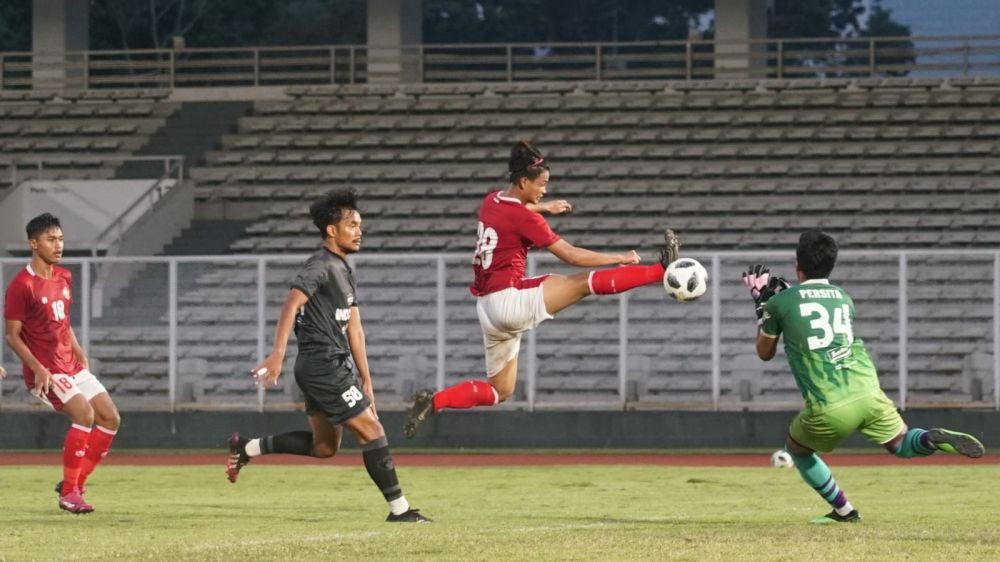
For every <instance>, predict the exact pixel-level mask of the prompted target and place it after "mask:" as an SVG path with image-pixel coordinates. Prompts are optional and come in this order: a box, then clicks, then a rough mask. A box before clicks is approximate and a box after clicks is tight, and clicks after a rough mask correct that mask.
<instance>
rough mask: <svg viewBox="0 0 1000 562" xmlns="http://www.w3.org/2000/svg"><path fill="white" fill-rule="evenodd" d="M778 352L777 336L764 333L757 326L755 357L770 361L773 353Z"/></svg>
mask: <svg viewBox="0 0 1000 562" xmlns="http://www.w3.org/2000/svg"><path fill="white" fill-rule="evenodd" d="M777 352H778V336H771V335H768V334H766V333H764V331H763V330H761V329H760V326H758V327H757V357H760V358H761V359H763V360H764V361H770V360H771V359H773V358H774V354H775V353H777Z"/></svg>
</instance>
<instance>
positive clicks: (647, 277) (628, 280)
mask: <svg viewBox="0 0 1000 562" xmlns="http://www.w3.org/2000/svg"><path fill="white" fill-rule="evenodd" d="M662 282H663V266H662V265H660V264H658V263H655V264H653V265H623V266H621V267H615V268H613V269H599V270H597V271H591V272H590V280H589V284H590V292H591V293H592V294H594V295H616V294H618V293H624V292H625V291H628V290H629V289H635V288H636V287H642V286H643V285H651V284H653V283H662Z"/></svg>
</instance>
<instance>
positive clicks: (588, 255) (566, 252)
mask: <svg viewBox="0 0 1000 562" xmlns="http://www.w3.org/2000/svg"><path fill="white" fill-rule="evenodd" d="M546 250H548V251H550V252H552V254H553V255H555V256H556V257H557V258H559V259H560V260H562V261H563V262H564V263H568V264H569V265H575V266H577V267H598V266H602V265H619V264H628V263H639V254H637V253H635V250H630V251H629V252H628V253H627V254H602V253H600V252H593V251H591V250H587V249H585V248H577V247H576V246H574V245H572V244H570V243H569V242H567V241H565V240H558V241H557V242H556V243H555V244H552V245H551V246H549V247H548V248H546Z"/></svg>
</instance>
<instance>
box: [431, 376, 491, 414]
mask: <svg viewBox="0 0 1000 562" xmlns="http://www.w3.org/2000/svg"><path fill="white" fill-rule="evenodd" d="M498 398H499V397H498V395H497V391H496V390H494V388H493V385H492V384H490V383H488V382H486V381H465V382H463V383H459V384H456V385H455V386H449V387H448V388H446V389H444V390H442V391H440V392H438V393H436V394H435V395H434V411H435V412H440V411H441V410H443V409H445V408H453V409H465V408H474V407H476V406H492V405H494V404H496V403H497V401H498V400H497V399H498Z"/></svg>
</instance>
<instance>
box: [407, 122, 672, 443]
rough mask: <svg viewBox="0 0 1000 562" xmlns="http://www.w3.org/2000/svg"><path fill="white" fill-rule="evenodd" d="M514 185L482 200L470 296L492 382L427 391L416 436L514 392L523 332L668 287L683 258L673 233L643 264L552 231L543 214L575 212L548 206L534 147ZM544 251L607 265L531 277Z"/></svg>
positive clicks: (419, 402) (517, 169) (526, 149)
mask: <svg viewBox="0 0 1000 562" xmlns="http://www.w3.org/2000/svg"><path fill="white" fill-rule="evenodd" d="M507 169H508V172H509V178H510V185H509V186H508V187H507V189H505V190H496V191H493V192H491V193H489V194H488V195H487V196H486V198H485V199H483V203H482V206H481V207H480V208H479V229H478V230H479V233H478V237H479V239H478V241H477V243H476V251H475V255H474V257H473V262H472V268H473V271H474V272H475V281H474V282H473V283H472V287H471V291H472V294H473V295H474V296H475V297H476V311H477V312H478V314H479V324H480V326H481V328H482V330H483V343H484V344H485V346H486V377H487V378H486V380H470V381H466V382H463V383H460V384H457V385H455V386H451V387H449V388H446V389H444V390H441V391H439V392H437V393H435V392H433V391H431V390H420V391H418V392H417V393H416V394H415V395H414V397H413V406H412V407H411V408H410V411H409V413H408V414H407V416H406V421H405V423H404V426H403V430H404V432H405V433H406V436H407V437H413V435H414V434H415V433H416V431H417V429H418V428H419V427H420V425H421V424H423V422H424V421H426V420H427V419H428V418H429V417H430V416H431V415H432V414H434V413H435V412H439V411H441V410H444V409H447V408H473V407H476V406H493V405H494V404H497V403H499V402H503V401H504V400H506V399H507V397H509V396H510V395H511V394H512V393H513V392H514V385H515V383H516V382H517V356H518V352H519V350H520V345H521V335H522V334H523V333H524V332H527V331H528V330H531V329H532V328H534V327H535V326H537V325H538V324H540V323H541V322H543V321H545V320H548V319H550V318H552V317H553V315H555V314H557V313H559V312H560V311H561V310H563V309H565V308H567V307H569V306H571V305H573V304H575V303H577V302H579V301H580V300H582V299H583V298H584V297H586V296H588V295H611V294H617V293H621V292H624V291H628V290H630V289H634V288H636V287H641V286H644V285H650V284H653V283H661V282H663V272H664V270H665V268H666V267H667V265H669V264H670V263H671V262H673V261H675V260H676V259H677V257H678V251H679V249H680V244H679V243H678V241H677V237H676V236H674V233H673V232H672V231H670V230H667V232H666V243H665V245H664V247H663V248H662V249H661V250H660V258H659V260H658V263H654V264H652V265H637V264H638V263H639V261H640V258H639V254H637V253H636V252H635V250H631V251H629V252H626V253H624V254H603V253H599V252H593V251H590V250H586V249H583V248H578V247H576V246H573V245H572V244H570V243H569V242H567V241H566V240H563V239H562V238H560V237H559V235H557V234H556V233H555V232H553V231H552V229H551V228H550V227H549V225H548V223H547V222H546V221H545V218H544V217H543V216H542V213H549V214H560V213H564V212H566V211H569V210H570V209H571V207H570V205H569V203H567V202H566V201H553V202H550V203H542V202H541V200H542V197H544V196H545V192H546V187H547V185H548V182H549V166H548V163H547V162H546V160H545V158H544V157H543V156H542V155H541V153H540V152H539V151H538V150H537V149H536V148H535V147H534V146H533V145H532V144H531V143H529V142H527V141H521V142H519V143H518V144H517V145H515V146H514V148H513V149H511V152H510V160H509V161H508V163H507ZM531 247H535V248H544V249H546V250H548V251H549V252H552V254H554V255H555V256H556V257H557V258H559V259H560V260H562V261H563V262H565V263H567V264H569V265H575V266H579V267H600V266H606V265H622V266H624V267H616V268H611V269H599V270H595V271H589V272H584V273H577V274H575V275H569V276H564V275H555V274H548V275H540V276H537V277H524V270H525V265H526V263H527V257H528V250H529V249H530V248H531Z"/></svg>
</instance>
